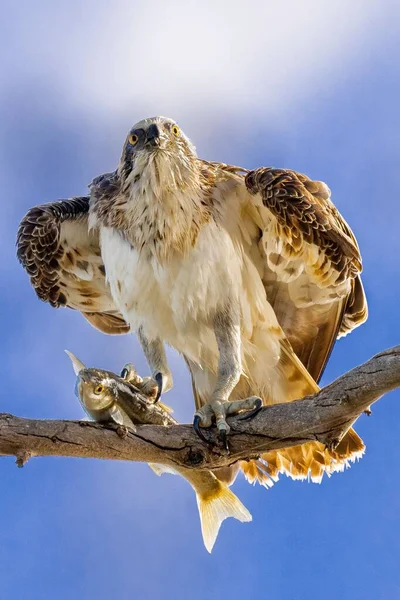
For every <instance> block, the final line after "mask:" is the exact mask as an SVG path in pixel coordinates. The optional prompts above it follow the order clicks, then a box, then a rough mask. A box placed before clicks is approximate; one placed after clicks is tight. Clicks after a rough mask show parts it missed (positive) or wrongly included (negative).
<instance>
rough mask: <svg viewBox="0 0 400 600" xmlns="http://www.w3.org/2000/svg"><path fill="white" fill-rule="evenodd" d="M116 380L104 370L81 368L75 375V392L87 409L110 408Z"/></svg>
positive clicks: (113, 400)
mask: <svg viewBox="0 0 400 600" xmlns="http://www.w3.org/2000/svg"><path fill="white" fill-rule="evenodd" d="M116 392H117V389H116V381H115V380H114V379H113V378H112V377H110V376H109V374H108V373H107V372H106V371H102V370H100V369H81V370H80V371H79V373H78V375H77V379H76V386H75V393H76V395H77V396H78V398H79V400H80V402H81V404H82V405H83V407H84V408H85V409H86V410H88V411H104V410H108V409H111V408H112V407H113V405H114V404H115V402H116Z"/></svg>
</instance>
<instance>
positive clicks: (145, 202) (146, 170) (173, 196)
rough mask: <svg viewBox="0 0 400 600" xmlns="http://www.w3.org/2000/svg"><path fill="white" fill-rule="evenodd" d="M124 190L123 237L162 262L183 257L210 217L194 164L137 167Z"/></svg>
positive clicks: (198, 169)
mask: <svg viewBox="0 0 400 600" xmlns="http://www.w3.org/2000/svg"><path fill="white" fill-rule="evenodd" d="M124 187H125V193H126V195H127V197H128V200H127V202H126V204H125V205H124V207H123V208H124V235H125V237H126V238H127V239H128V240H129V241H130V242H131V244H132V245H133V246H134V247H135V248H136V249H137V250H139V251H140V252H144V253H147V254H150V255H153V256H155V257H156V258H157V259H158V260H159V262H161V263H164V262H166V261H168V260H169V259H170V258H171V257H172V256H175V255H177V254H178V255H186V254H187V253H188V252H189V251H190V249H191V248H192V247H193V246H194V244H195V243H196V239H197V236H198V233H199V231H200V229H201V227H202V226H203V225H204V224H205V223H207V221H208V220H209V218H210V210H209V207H208V206H207V203H205V202H204V186H203V184H202V179H201V172H200V168H199V167H198V166H197V163H196V162H195V163H191V164H185V163H180V164H179V163H172V164H171V162H169V161H167V160H165V161H163V160H162V159H161V160H158V161H157V162H154V163H149V164H147V165H145V166H144V167H143V166H141V165H137V166H136V168H134V169H133V170H132V172H131V173H130V175H129V176H128V178H127V179H126V182H125V186H124Z"/></svg>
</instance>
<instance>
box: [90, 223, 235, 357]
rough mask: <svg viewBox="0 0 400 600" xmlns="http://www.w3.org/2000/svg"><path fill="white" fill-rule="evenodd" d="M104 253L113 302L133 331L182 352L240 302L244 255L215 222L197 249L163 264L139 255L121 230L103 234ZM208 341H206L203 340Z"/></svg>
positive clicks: (203, 231) (202, 235)
mask: <svg viewBox="0 0 400 600" xmlns="http://www.w3.org/2000/svg"><path fill="white" fill-rule="evenodd" d="M100 243H101V252H102V257H103V260H104V265H105V269H106V277H107V280H108V283H109V285H110V288H111V293H112V296H113V299H114V302H115V303H116V305H117V306H118V309H119V310H120V312H121V313H122V315H123V316H124V318H125V320H126V321H127V322H129V324H130V326H131V328H132V329H133V330H135V329H137V328H138V327H139V326H140V325H142V326H144V328H145V331H146V334H147V335H148V336H149V337H150V338H156V337H160V338H161V339H163V340H165V341H166V342H167V343H169V344H170V345H172V346H174V347H175V348H176V349H177V350H178V351H179V350H181V346H182V344H184V346H185V348H186V349H187V345H188V343H189V341H190V338H193V342H194V340H196V343H198V342H199V341H200V339H199V337H200V336H201V335H206V330H207V329H209V326H210V325H211V319H212V317H213V315H214V314H215V312H216V310H217V309H218V308H222V307H224V306H226V304H227V302H235V300H237V299H238V298H239V295H240V290H241V287H242V271H243V256H242V253H241V251H240V250H239V249H238V248H237V247H235V245H234V244H233V242H232V239H231V237H230V235H229V234H228V233H227V232H225V231H224V230H221V229H219V228H218V226H217V225H216V224H215V223H214V222H211V223H209V224H207V225H205V226H204V227H203V228H202V229H201V231H200V233H199V236H198V238H197V241H196V244H195V246H194V247H193V248H191V249H190V251H189V252H188V253H187V254H186V255H184V256H182V255H176V256H173V257H172V258H171V259H170V260H168V262H166V263H165V264H160V262H159V261H158V260H157V259H156V258H155V257H149V256H148V255H147V256H146V254H145V253H141V252H138V251H137V250H135V249H134V248H133V247H132V246H131V244H130V243H129V242H127V241H126V240H125V239H124V238H123V237H122V236H121V235H120V234H119V233H118V231H116V230H114V229H111V228H105V227H103V228H101V230H100ZM203 341H204V340H203Z"/></svg>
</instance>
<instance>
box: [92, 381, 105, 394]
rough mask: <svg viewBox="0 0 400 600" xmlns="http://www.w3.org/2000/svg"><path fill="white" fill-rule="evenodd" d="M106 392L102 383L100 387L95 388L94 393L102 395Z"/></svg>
mask: <svg viewBox="0 0 400 600" xmlns="http://www.w3.org/2000/svg"><path fill="white" fill-rule="evenodd" d="M103 391H104V385H101V383H99V385H96V387H95V388H94V393H95V394H101V392H103Z"/></svg>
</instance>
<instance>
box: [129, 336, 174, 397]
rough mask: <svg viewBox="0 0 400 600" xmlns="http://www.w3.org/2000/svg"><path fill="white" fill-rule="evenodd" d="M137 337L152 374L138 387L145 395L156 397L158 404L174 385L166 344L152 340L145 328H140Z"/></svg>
mask: <svg viewBox="0 0 400 600" xmlns="http://www.w3.org/2000/svg"><path fill="white" fill-rule="evenodd" d="M137 335H138V339H139V342H140V344H141V346H142V349H143V352H144V354H145V356H146V360H147V362H148V365H149V367H150V369H151V374H152V376H151V377H145V378H144V379H143V380H142V382H141V384H140V386H139V385H138V387H140V389H141V391H142V392H143V394H144V395H146V396H154V402H158V400H159V399H160V396H161V394H162V393H164V392H168V390H170V389H171V388H172V385H173V382H172V375H171V372H170V370H169V368H168V364H167V357H166V354H165V348H164V344H163V343H162V341H161V340H160V339H159V338H157V339H155V340H150V339H149V338H148V337H147V336H146V334H145V332H144V330H143V327H139V329H138V332H137ZM135 385H137V384H135Z"/></svg>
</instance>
